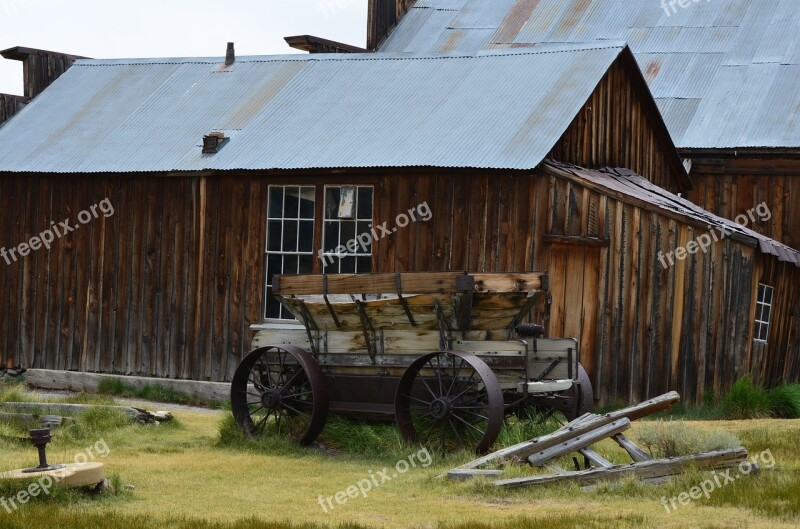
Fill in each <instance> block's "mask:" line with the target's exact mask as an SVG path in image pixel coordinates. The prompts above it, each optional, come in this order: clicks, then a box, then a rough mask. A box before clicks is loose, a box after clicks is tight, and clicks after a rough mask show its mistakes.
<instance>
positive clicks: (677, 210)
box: [545, 161, 800, 267]
mask: <svg viewBox="0 0 800 529" xmlns="http://www.w3.org/2000/svg"><path fill="white" fill-rule="evenodd" d="M545 166H549V167H552V168H553V169H556V170H558V171H562V172H566V173H569V174H570V175H572V176H575V177H577V178H578V179H583V180H586V181H589V182H592V183H593V184H596V185H598V186H601V187H603V188H605V189H607V190H609V191H614V192H617V193H622V194H623V195H626V196H630V197H633V198H636V199H639V200H643V201H645V202H647V203H648V204H651V205H653V206H655V207H657V208H658V209H661V210H663V211H668V212H670V213H672V214H677V215H679V216H681V217H683V218H685V219H687V220H691V221H693V222H694V223H701V224H702V225H703V226H706V227H708V228H709V229H710V228H715V229H717V230H724V232H725V233H728V234H730V233H735V234H737V235H739V236H742V237H745V238H747V239H750V240H752V242H753V244H754V245H755V246H758V248H759V250H760V251H761V253H764V254H768V255H773V256H775V257H777V258H778V260H780V261H785V262H788V263H792V264H794V265H795V266H798V267H800V252H798V251H797V250H794V249H792V248H790V247H788V246H786V245H785V244H781V243H780V242H778V241H776V240H774V239H770V238H769V237H767V236H766V235H762V234H760V233H757V232H755V231H753V230H751V229H750V228H748V227H746V226H743V225H741V224H738V223H736V222H734V221H732V220H729V219H725V218H722V217H719V216H717V215H714V214H713V213H711V212H709V211H706V210H705V209H703V208H701V207H700V206H698V205H697V204H694V203H693V202H690V201H688V200H686V199H685V198H682V197H679V196H678V195H674V194H672V193H670V192H669V191H666V190H665V189H662V188H660V187H658V186H656V185H655V184H653V183H652V182H649V181H648V180H647V179H645V178H643V177H641V176H639V175H638V174H636V173H634V172H633V171H631V170H629V169H611V168H605V169H599V170H594V169H585V168H583V167H577V166H574V165H568V164H562V163H558V162H553V161H547V162H545Z"/></svg>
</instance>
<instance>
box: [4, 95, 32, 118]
mask: <svg viewBox="0 0 800 529" xmlns="http://www.w3.org/2000/svg"><path fill="white" fill-rule="evenodd" d="M26 101H27V99H26V98H24V97H21V96H12V95H9V94H0V123H3V122H4V121H6V120H7V119H9V118H10V117H11V116H13V115H14V114H16V113H17V112H19V111H20V110H22V107H24V106H25V102H26Z"/></svg>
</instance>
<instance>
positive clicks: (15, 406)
mask: <svg viewBox="0 0 800 529" xmlns="http://www.w3.org/2000/svg"><path fill="white" fill-rule="evenodd" d="M98 408H100V409H106V410H114V411H118V412H120V413H122V414H125V415H127V416H128V417H130V418H131V419H133V420H135V421H139V422H153V421H168V420H171V419H172V415H171V414H170V413H168V412H149V411H147V410H142V409H139V408H130V407H127V406H92V405H89V404H62V403H57V402H45V403H39V402H0V410H3V411H6V412H8V411H11V412H19V413H29V414H33V415H37V416H42V415H60V416H68V417H74V416H76V415H79V414H81V413H83V412H85V411H88V410H91V409H98Z"/></svg>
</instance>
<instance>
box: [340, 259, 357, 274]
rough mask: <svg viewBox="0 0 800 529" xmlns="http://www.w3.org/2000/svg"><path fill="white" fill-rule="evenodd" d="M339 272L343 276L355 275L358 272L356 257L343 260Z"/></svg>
mask: <svg viewBox="0 0 800 529" xmlns="http://www.w3.org/2000/svg"><path fill="white" fill-rule="evenodd" d="M339 272H340V273H342V274H354V273H355V272H356V258H355V257H344V258H342V265H341V268H340V270H339Z"/></svg>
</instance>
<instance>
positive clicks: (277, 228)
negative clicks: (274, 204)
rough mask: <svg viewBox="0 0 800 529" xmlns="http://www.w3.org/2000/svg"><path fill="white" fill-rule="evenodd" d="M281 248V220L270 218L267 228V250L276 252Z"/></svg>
mask: <svg viewBox="0 0 800 529" xmlns="http://www.w3.org/2000/svg"><path fill="white" fill-rule="evenodd" d="M280 249H281V221H279V220H270V221H269V227H268V228H267V251H268V252H277V251H280Z"/></svg>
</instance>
